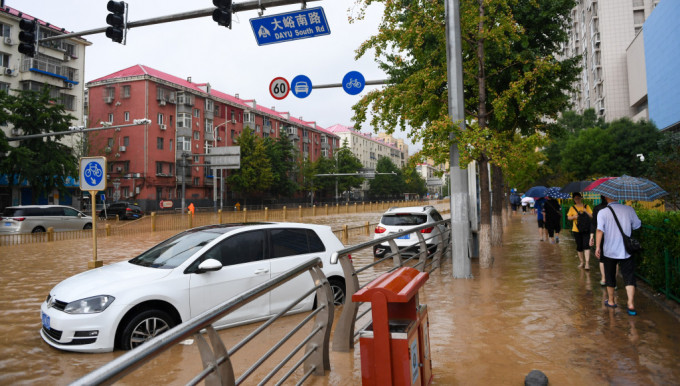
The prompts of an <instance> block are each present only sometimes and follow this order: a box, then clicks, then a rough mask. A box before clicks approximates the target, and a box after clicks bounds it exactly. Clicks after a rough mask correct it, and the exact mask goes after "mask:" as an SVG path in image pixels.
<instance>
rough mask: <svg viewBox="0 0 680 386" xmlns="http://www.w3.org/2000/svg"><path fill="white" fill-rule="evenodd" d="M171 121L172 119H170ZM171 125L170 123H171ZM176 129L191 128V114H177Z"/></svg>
mask: <svg viewBox="0 0 680 386" xmlns="http://www.w3.org/2000/svg"><path fill="white" fill-rule="evenodd" d="M170 119H171V120H172V118H170ZM171 124H172V122H171ZM177 128H188V129H190V128H191V114H188V113H178V114H177Z"/></svg>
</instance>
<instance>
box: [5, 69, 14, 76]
mask: <svg viewBox="0 0 680 386" xmlns="http://www.w3.org/2000/svg"><path fill="white" fill-rule="evenodd" d="M13 73H14V70H12V69H11V68H5V75H7V76H11V75H12V74H13Z"/></svg>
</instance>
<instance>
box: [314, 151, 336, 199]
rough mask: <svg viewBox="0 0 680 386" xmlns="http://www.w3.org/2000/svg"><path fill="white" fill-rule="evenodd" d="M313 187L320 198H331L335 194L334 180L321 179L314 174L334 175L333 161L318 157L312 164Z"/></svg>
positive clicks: (330, 178) (329, 178) (328, 178)
mask: <svg viewBox="0 0 680 386" xmlns="http://www.w3.org/2000/svg"><path fill="white" fill-rule="evenodd" d="M313 170H314V174H315V175H314V179H313V181H314V186H315V188H316V191H317V192H319V195H320V196H321V197H332V196H333V194H334V193H335V178H333V177H321V176H318V177H317V176H316V174H333V173H335V161H334V160H333V159H331V158H328V157H319V159H317V160H316V161H315V162H314V169H313Z"/></svg>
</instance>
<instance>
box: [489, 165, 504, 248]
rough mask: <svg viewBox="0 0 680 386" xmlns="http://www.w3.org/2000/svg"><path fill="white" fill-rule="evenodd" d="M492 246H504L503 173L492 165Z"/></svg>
mask: <svg viewBox="0 0 680 386" xmlns="http://www.w3.org/2000/svg"><path fill="white" fill-rule="evenodd" d="M491 183H492V189H491V190H492V192H493V197H492V198H491V245H494V246H497V245H501V244H503V196H504V194H503V171H502V170H501V167H500V166H497V165H494V164H491Z"/></svg>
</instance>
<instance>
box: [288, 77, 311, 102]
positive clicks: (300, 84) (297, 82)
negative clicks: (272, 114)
mask: <svg viewBox="0 0 680 386" xmlns="http://www.w3.org/2000/svg"><path fill="white" fill-rule="evenodd" d="M290 92H292V93H293V95H295V96H296V97H298V98H307V97H308V96H309V94H311V93H312V80H311V79H309V78H308V77H306V76H304V75H298V76H296V77H295V78H293V81H292V82H290Z"/></svg>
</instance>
